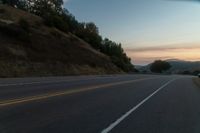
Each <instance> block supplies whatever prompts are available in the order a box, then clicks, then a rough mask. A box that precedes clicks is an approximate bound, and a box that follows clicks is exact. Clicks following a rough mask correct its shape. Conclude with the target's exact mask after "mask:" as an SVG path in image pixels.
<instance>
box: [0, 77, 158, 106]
mask: <svg viewBox="0 0 200 133" xmlns="http://www.w3.org/2000/svg"><path fill="white" fill-rule="evenodd" d="M156 78H158V77H156ZM156 78H143V79H136V80H129V81H121V82H116V83H108V84H103V85H95V86H90V87H85V88H81V89H76V90H67V91H62V92H55V93H46V94H43V95H37V96H30V97H24V98H18V99H11V100H4V101H0V107H3V106H9V105H14V104H20V103H26V102H31V101H37V100H43V99H48V98H52V97H57V96H63V95H69V94H75V93H80V92H86V91H90V90H95V89H99V88H105V87H111V86H116V85H122V84H128V83H133V82H139V81H144V80H148V79H156Z"/></svg>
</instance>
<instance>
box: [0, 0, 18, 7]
mask: <svg viewBox="0 0 200 133" xmlns="http://www.w3.org/2000/svg"><path fill="white" fill-rule="evenodd" d="M2 3H3V4H7V5H10V6H13V7H14V6H17V4H18V3H19V0H2Z"/></svg>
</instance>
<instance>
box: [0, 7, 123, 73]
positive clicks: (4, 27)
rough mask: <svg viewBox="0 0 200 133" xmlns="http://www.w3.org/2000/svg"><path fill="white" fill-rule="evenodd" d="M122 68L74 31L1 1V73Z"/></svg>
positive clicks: (94, 71)
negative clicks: (50, 24)
mask: <svg viewBox="0 0 200 133" xmlns="http://www.w3.org/2000/svg"><path fill="white" fill-rule="evenodd" d="M122 72H123V71H122V70H121V69H120V68H118V67H117V66H116V65H114V64H113V63H112V61H111V60H110V57H108V56H106V55H104V54H103V53H100V52H98V51H97V50H95V49H94V48H92V47H91V46H90V45H89V44H88V43H86V42H85V41H83V40H81V39H80V38H78V37H77V36H75V35H74V34H71V33H70V32H69V33H64V32H61V31H60V30H58V29H56V28H53V27H48V26H46V25H45V24H44V20H43V19H42V18H40V17H38V16H35V15H33V14H30V13H28V12H25V11H22V10H19V9H16V8H12V7H9V6H5V5H0V77H14V76H15V77H19V76H20V77H22V76H53V75H79V74H110V73H122Z"/></svg>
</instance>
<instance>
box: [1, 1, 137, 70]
mask: <svg viewBox="0 0 200 133" xmlns="http://www.w3.org/2000/svg"><path fill="white" fill-rule="evenodd" d="M0 1H1V3H3V4H6V5H9V6H12V7H15V8H18V9H21V10H24V11H26V12H29V13H32V14H35V15H37V16H40V17H42V18H43V19H44V23H45V25H46V26H48V27H55V28H57V29H59V30H60V31H62V32H65V33H67V34H68V33H71V34H73V35H75V36H77V37H79V38H80V39H82V40H84V41H85V42H87V43H88V44H90V45H91V46H92V47H93V48H94V49H95V50H97V51H99V52H101V53H103V54H105V55H107V56H109V57H110V59H111V61H112V63H114V64H115V65H116V66H117V67H118V68H120V69H121V70H123V71H125V72H130V71H135V69H134V66H133V65H132V63H131V59H130V58H129V57H128V56H127V55H126V53H125V52H124V50H123V48H122V46H121V44H120V43H116V42H114V41H111V40H109V39H107V38H105V39H103V38H102V36H101V35H100V34H99V29H98V27H97V26H96V25H95V24H94V23H93V22H89V23H85V22H78V21H77V20H76V19H75V17H74V16H73V15H72V14H71V13H70V12H69V11H68V10H67V9H65V8H63V0H0ZM19 24H20V26H21V28H22V29H23V33H22V35H21V38H22V39H24V40H25V41H29V39H28V38H29V31H30V24H29V23H28V22H27V21H26V20H23V19H21V20H20V21H19ZM58 36H59V35H58Z"/></svg>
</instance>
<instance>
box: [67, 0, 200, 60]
mask: <svg viewBox="0 0 200 133" xmlns="http://www.w3.org/2000/svg"><path fill="white" fill-rule="evenodd" d="M65 7H66V8H67V9H68V10H69V11H70V12H71V13H72V14H73V15H74V16H75V17H76V18H77V19H78V20H79V21H85V22H91V21H92V22H95V23H96V25H97V26H98V27H99V30H100V34H101V35H102V36H103V37H108V38H110V39H111V40H113V41H116V42H121V43H122V44H123V47H124V48H125V49H126V51H127V53H128V55H129V56H130V57H131V58H132V59H133V63H135V64H148V63H150V62H151V61H153V60H155V59H168V58H179V59H184V60H200V56H197V57H196V56H194V57H191V55H190V57H188V58H187V57H182V58H181V56H182V55H183V49H185V51H184V52H186V53H187V49H188V50H191V49H193V50H194V48H197V49H198V48H200V45H199V44H200V2H199V3H198V2H185V1H175V0H174V1H173V0H68V1H67V2H65ZM172 48H173V49H176V50H178V49H180V50H182V53H181V51H179V52H180V55H179V56H177V55H176V56H175V55H172V54H171V53H170V52H171V50H172ZM158 49H159V51H160V49H163V50H165V51H166V50H170V51H168V52H169V53H167V52H166V53H165V54H166V55H163V56H161V55H160V53H159V51H157V52H158V53H159V55H154V56H152V57H148V59H143V57H142V56H144V54H146V53H145V52H148V53H151V52H156V50H158ZM195 50H196V49H195ZM176 53H177V52H176ZM154 54H155V53H154ZM140 55H141V56H140ZM184 55H185V54H184ZM148 56H151V55H148ZM174 56H175V57H174ZM166 57H167V58H166Z"/></svg>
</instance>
